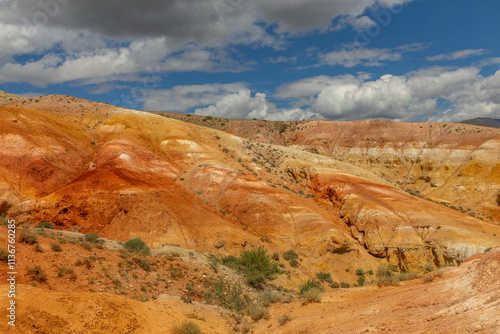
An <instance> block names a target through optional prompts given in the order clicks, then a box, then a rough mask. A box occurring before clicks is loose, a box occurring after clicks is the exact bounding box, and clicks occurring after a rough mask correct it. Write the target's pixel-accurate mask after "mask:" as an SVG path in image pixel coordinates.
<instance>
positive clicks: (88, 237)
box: [84, 233, 100, 244]
mask: <svg viewBox="0 0 500 334" xmlns="http://www.w3.org/2000/svg"><path fill="white" fill-rule="evenodd" d="M99 238H100V236H99V234H98V233H91V234H85V236H84V239H85V241H87V242H91V243H94V244H95V243H97V242H99Z"/></svg>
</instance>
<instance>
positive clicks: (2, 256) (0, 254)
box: [0, 248, 9, 262]
mask: <svg viewBox="0 0 500 334" xmlns="http://www.w3.org/2000/svg"><path fill="white" fill-rule="evenodd" d="M0 261H2V262H8V261H9V252H8V251H6V250H5V249H3V248H2V249H0Z"/></svg>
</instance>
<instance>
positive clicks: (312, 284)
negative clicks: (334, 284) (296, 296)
mask: <svg viewBox="0 0 500 334" xmlns="http://www.w3.org/2000/svg"><path fill="white" fill-rule="evenodd" d="M310 289H319V290H320V291H324V289H323V287H322V286H321V283H320V282H318V281H316V280H314V279H310V280H307V282H306V283H305V284H302V285H301V286H300V294H301V295H302V294H304V292H306V291H307V290H310Z"/></svg>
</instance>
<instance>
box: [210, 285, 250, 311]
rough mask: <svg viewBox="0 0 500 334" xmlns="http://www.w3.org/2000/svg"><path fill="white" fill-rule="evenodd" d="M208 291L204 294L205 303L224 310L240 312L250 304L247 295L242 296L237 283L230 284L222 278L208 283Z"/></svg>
mask: <svg viewBox="0 0 500 334" xmlns="http://www.w3.org/2000/svg"><path fill="white" fill-rule="evenodd" d="M209 285H211V286H210V289H209V290H208V291H207V292H206V293H205V296H204V297H205V301H206V302H207V303H209V304H210V303H212V302H213V301H216V302H217V304H218V305H219V306H221V307H223V308H225V309H228V310H232V311H236V312H242V311H243V310H245V309H247V308H248V306H249V305H250V304H251V299H250V297H249V296H248V295H246V294H243V288H242V287H241V285H240V284H239V283H232V282H231V281H229V280H227V279H225V278H224V277H219V278H218V279H217V280H215V281H209Z"/></svg>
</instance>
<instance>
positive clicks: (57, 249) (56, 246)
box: [50, 242, 62, 252]
mask: <svg viewBox="0 0 500 334" xmlns="http://www.w3.org/2000/svg"><path fill="white" fill-rule="evenodd" d="M50 247H52V250H53V251H54V252H60V251H62V248H61V245H59V244H58V243H57V242H51V243H50Z"/></svg>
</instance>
